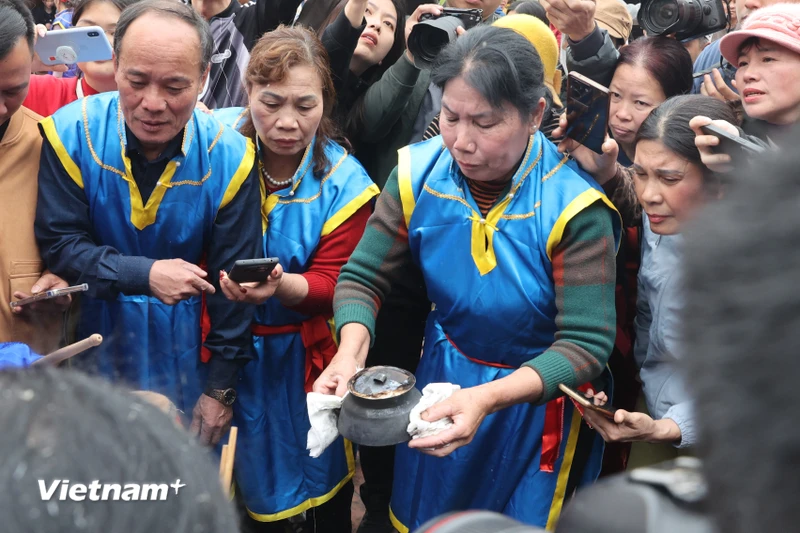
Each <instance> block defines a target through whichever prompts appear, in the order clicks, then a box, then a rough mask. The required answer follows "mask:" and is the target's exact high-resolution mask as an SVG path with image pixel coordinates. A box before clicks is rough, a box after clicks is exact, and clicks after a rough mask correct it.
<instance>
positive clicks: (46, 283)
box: [11, 271, 72, 317]
mask: <svg viewBox="0 0 800 533" xmlns="http://www.w3.org/2000/svg"><path fill="white" fill-rule="evenodd" d="M67 287H69V283H67V282H66V281H65V280H63V279H61V278H60V277H58V276H56V275H55V274H53V273H52V272H48V271H45V272H44V273H43V274H42V277H40V278H39V279H38V280H36V282H35V283H34V284H33V286H32V287H31V294H27V293H24V292H22V291H16V292H14V294H13V295H12V296H13V297H14V298H16V299H17V300H24V299H25V298H30V297H31V296H35V295H37V294H41V293H43V292H47V291H50V290H54V289H66V288H67ZM70 303H72V296H70V295H69V294H66V295H63V296H58V297H56V298H48V299H45V300H40V301H37V302H32V303H29V304H27V305H16V306H12V308H11V311H12V312H13V313H14V314H16V315H19V316H22V317H29V316H31V315H32V314H33V313H61V312H64V311H66V310H67V308H68V307H69V304H70Z"/></svg>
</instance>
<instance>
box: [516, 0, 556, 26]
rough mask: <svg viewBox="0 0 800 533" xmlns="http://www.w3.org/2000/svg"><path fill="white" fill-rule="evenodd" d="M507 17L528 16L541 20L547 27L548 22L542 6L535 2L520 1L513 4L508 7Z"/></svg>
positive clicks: (532, 0)
mask: <svg viewBox="0 0 800 533" xmlns="http://www.w3.org/2000/svg"><path fill="white" fill-rule="evenodd" d="M508 14H509V15H530V16H532V17H536V18H537V19H539V20H541V21H542V22H544V23H545V24H547V25H548V26H549V24H550V20H549V19H548V18H547V11H545V10H544V7H543V6H542V4H540V3H539V2H537V1H536V0H520V1H519V2H514V3H513V4H511V5H510V6H509V7H508Z"/></svg>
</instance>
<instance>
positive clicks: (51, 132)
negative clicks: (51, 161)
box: [39, 117, 83, 189]
mask: <svg viewBox="0 0 800 533" xmlns="http://www.w3.org/2000/svg"><path fill="white" fill-rule="evenodd" d="M39 125H40V126H41V127H42V131H44V134H45V136H46V137H47V140H48V141H50V145H51V146H52V147H53V150H54V151H55V153H56V156H58V160H59V161H61V164H62V165H64V170H66V171H67V174H69V177H70V178H72V181H74V182H75V183H76V184H77V185H78V187H80V188H81V189H83V175H81V169H80V168H78V165H76V164H75V161H73V160H72V158H71V157H70V156H69V153H68V152H67V149H66V148H65V147H64V143H62V142H61V137H59V136H58V131H56V123H55V122H54V121H53V117H47V118H45V119H42V120H41V121H40V122H39Z"/></svg>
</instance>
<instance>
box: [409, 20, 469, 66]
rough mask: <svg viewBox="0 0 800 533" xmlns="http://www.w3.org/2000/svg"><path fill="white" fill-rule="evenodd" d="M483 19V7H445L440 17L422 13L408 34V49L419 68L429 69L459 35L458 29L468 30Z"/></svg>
mask: <svg viewBox="0 0 800 533" xmlns="http://www.w3.org/2000/svg"><path fill="white" fill-rule="evenodd" d="M481 20H483V10H482V9H457V8H450V7H445V8H444V9H443V12H442V14H441V15H439V16H438V17H437V16H435V15H431V14H429V13H425V14H423V15H420V17H419V23H417V24H415V25H414V27H413V28H412V30H411V34H410V35H409V36H408V51H409V52H410V53H411V55H412V56H413V57H414V64H416V66H417V68H423V69H429V68H431V66H433V62H434V61H435V60H436V56H437V55H438V54H439V52H440V51H441V50H442V48H444V47H445V46H447V45H448V44H449V43H451V42H453V41H454V40H455V39H456V37H457V36H458V33H457V31H456V30H457V29H458V28H459V27H463V28H464V29H466V30H468V29H470V28H472V27H473V26H475V25H477V24H478V23H480V22H481Z"/></svg>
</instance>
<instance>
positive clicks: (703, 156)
mask: <svg viewBox="0 0 800 533" xmlns="http://www.w3.org/2000/svg"><path fill="white" fill-rule="evenodd" d="M709 124H713V125H714V126H717V127H718V128H720V129H723V130H725V131H727V132H728V133H730V134H731V135H735V136H737V137H738V136H739V130H738V129H737V128H736V126H734V125H733V124H731V123H730V122H726V121H724V120H711V119H710V118H708V117H703V116H697V117H694V118H693V119H692V120H690V121H689V127H690V128H692V130H694V134H695V138H694V145H695V146H697V151H699V152H700V160H701V161H702V162H703V164H704V165H705V166H706V167H708V169H709V170H711V171H712V172H717V173H725V172H730V171H731V170H733V165H732V164H731V156H729V155H728V154H717V153H714V147H715V146H718V145H719V138H717V136H716V135H706V134H705V133H703V130H701V129H700V128H702V127H703V126H708V125H709Z"/></svg>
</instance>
